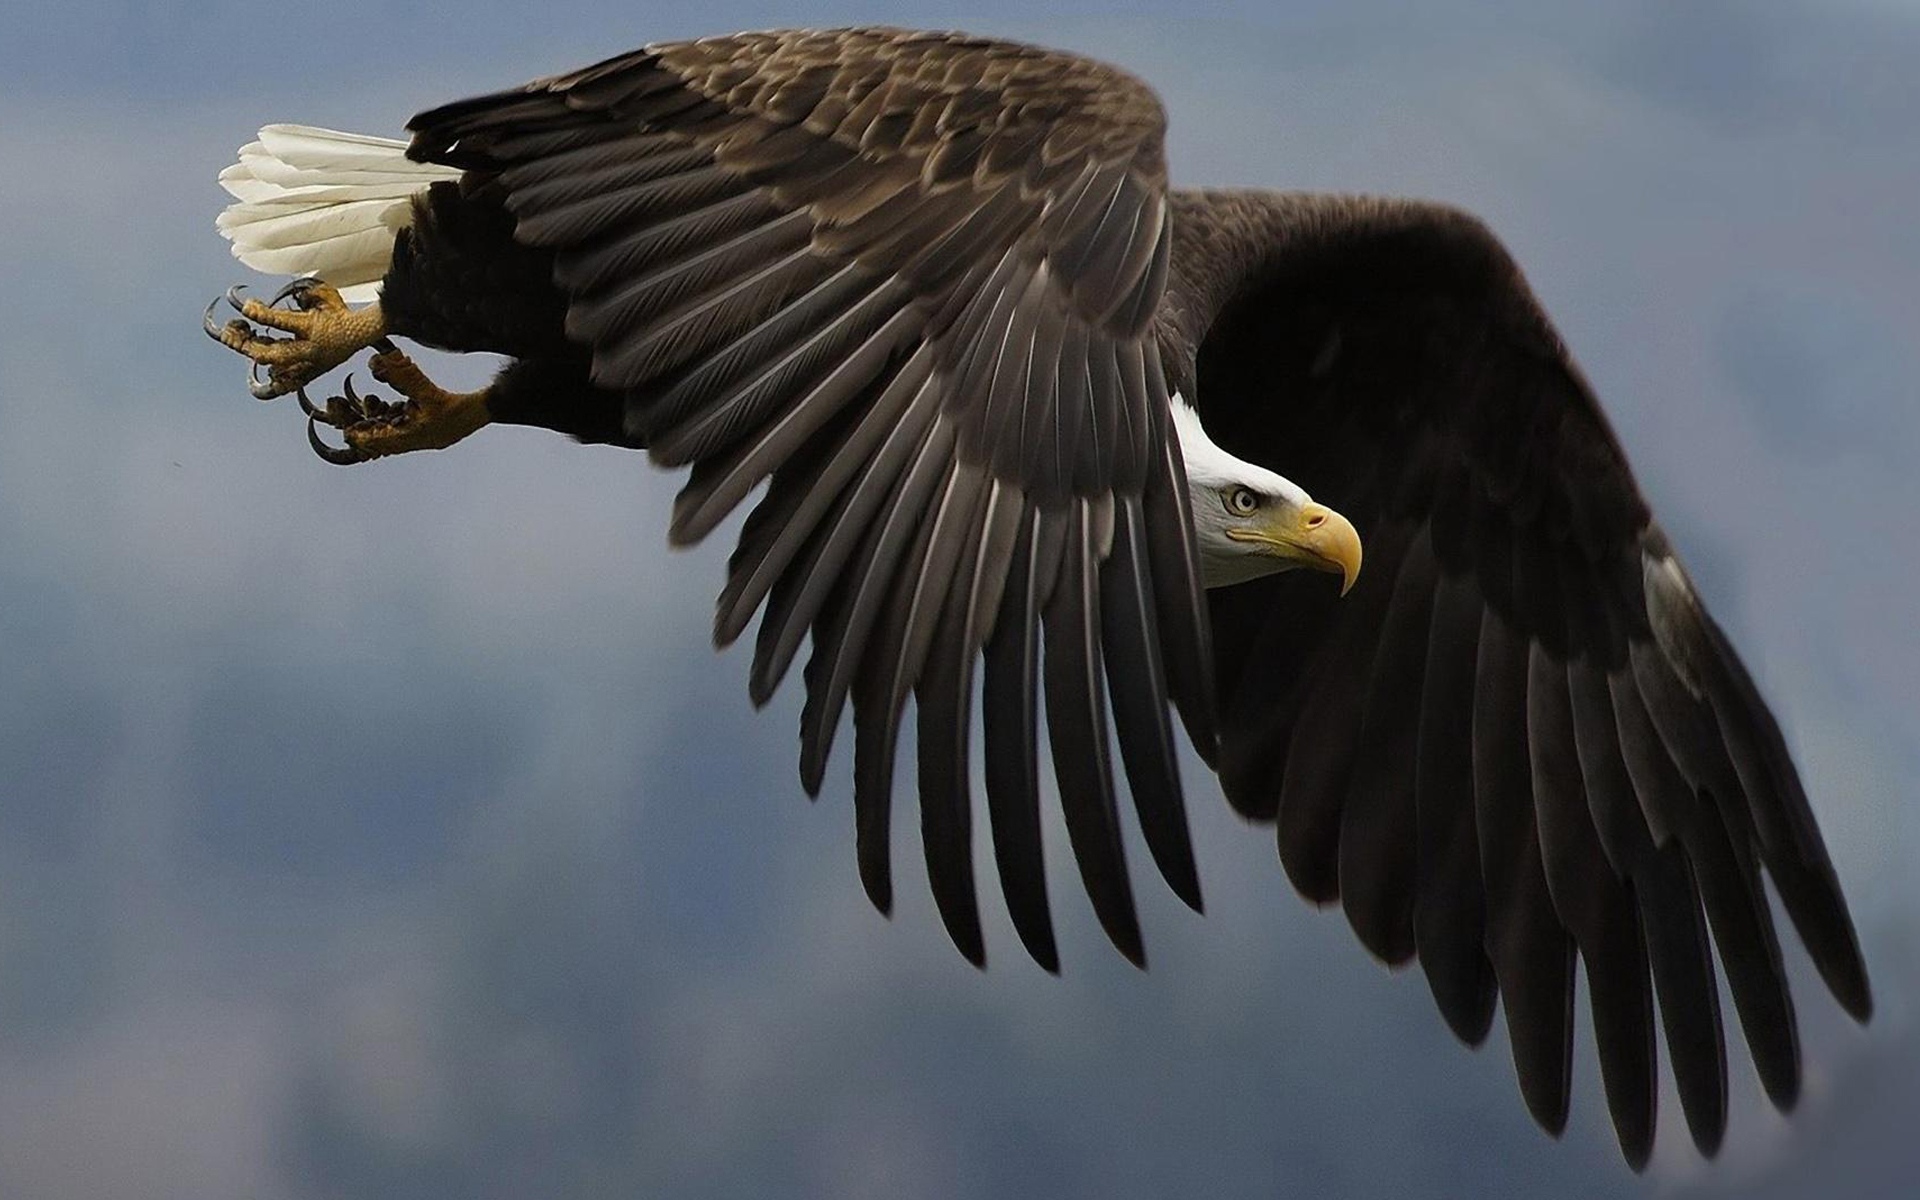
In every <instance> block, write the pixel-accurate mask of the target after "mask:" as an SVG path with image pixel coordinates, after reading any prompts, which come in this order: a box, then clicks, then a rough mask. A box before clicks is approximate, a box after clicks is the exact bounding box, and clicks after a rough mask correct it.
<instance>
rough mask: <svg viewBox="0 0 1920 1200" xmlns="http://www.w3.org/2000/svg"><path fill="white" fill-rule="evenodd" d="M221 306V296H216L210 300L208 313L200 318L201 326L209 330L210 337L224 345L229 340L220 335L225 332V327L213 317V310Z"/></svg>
mask: <svg viewBox="0 0 1920 1200" xmlns="http://www.w3.org/2000/svg"><path fill="white" fill-rule="evenodd" d="M219 307H220V297H218V296H215V297H214V298H213V299H212V300H210V301H209V302H208V303H207V315H206V316H204V317H202V318H200V327H201V328H202V329H205V330H206V331H207V336H208V337H210V338H212V339H213V340H214V341H216V342H219V343H220V344H221V345H222V346H224V345H226V344H227V341H226V339H225V338H223V337H221V336H220V335H221V334H222V333H223V332H225V327H224V326H222V325H221V324H220V322H218V321H216V320H214V319H213V310H214V309H216V308H219Z"/></svg>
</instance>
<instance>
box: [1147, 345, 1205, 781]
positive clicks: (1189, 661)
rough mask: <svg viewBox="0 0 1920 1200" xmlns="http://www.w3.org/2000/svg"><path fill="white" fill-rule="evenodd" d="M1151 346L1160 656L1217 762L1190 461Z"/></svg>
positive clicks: (1193, 727)
mask: <svg viewBox="0 0 1920 1200" xmlns="http://www.w3.org/2000/svg"><path fill="white" fill-rule="evenodd" d="M1146 350H1147V364H1146V372H1147V379H1146V382H1147V389H1148V391H1147V398H1148V399H1147V408H1148V413H1149V417H1150V419H1151V420H1152V421H1153V422H1154V432H1155V435H1156V443H1157V454H1156V456H1155V459H1154V460H1152V461H1150V462H1149V465H1148V472H1147V479H1146V486H1145V488H1144V491H1143V493H1142V500H1141V516H1142V518H1143V523H1144V528H1145V530H1146V537H1147V551H1148V561H1149V562H1151V563H1152V565H1153V594H1154V598H1155V607H1156V610H1157V613H1158V616H1159V618H1160V641H1161V661H1162V662H1164V663H1165V664H1166V667H1167V694H1168V695H1169V696H1171V697H1172V698H1173V702H1174V707H1175V708H1176V709H1178V710H1179V712H1180V719H1181V722H1182V723H1183V724H1184V725H1185V727H1186V730H1187V737H1188V738H1189V739H1190V740H1191V741H1192V742H1193V747H1194V749H1195V750H1197V751H1199V752H1200V757H1201V759H1202V760H1203V761H1204V762H1205V763H1206V764H1207V765H1208V766H1210V767H1211V766H1214V765H1215V764H1216V763H1218V762H1219V758H1220V732H1219V729H1220V727H1219V721H1218V719H1217V717H1216V716H1215V711H1214V705H1215V703H1216V701H1215V696H1214V678H1213V634H1212V631H1211V630H1210V629H1209V628H1208V625H1207V599H1206V594H1205V591H1204V589H1203V588H1202V586H1201V582H1200V548H1199V545H1198V544H1197V542H1196V541H1195V538H1194V532H1193V512H1192V510H1191V508H1190V506H1189V502H1188V499H1187V470H1186V463H1185V462H1184V460H1183V459H1182V458H1181V456H1180V444H1179V439H1178V438H1177V437H1175V436H1174V433H1173V430H1172V423H1173V418H1172V413H1171V410H1170V406H1171V405H1172V400H1171V399H1170V398H1169V396H1168V394H1167V377H1166V374H1165V373H1164V371H1163V370H1162V368H1161V364H1160V350H1159V346H1158V345H1157V344H1156V343H1153V342H1151V341H1149V342H1148V344H1147V347H1146Z"/></svg>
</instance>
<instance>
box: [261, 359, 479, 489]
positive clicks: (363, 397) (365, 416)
mask: <svg viewBox="0 0 1920 1200" xmlns="http://www.w3.org/2000/svg"><path fill="white" fill-rule="evenodd" d="M372 365H373V368H374V372H375V375H376V376H377V377H378V378H379V380H380V381H381V382H383V383H385V384H387V385H388V386H389V387H391V388H393V389H394V390H395V391H396V392H399V393H400V394H401V395H402V396H404V397H405V401H404V402H402V403H394V402H392V401H389V400H384V399H382V398H381V397H379V396H375V395H371V394H363V393H361V392H360V391H359V390H358V389H356V388H355V387H354V386H353V376H352V375H348V376H347V377H346V379H345V380H343V381H342V383H341V389H340V390H341V394H340V395H338V396H333V397H331V398H329V399H328V400H327V402H326V403H325V404H324V405H320V404H315V403H314V402H313V399H312V398H311V397H309V396H308V395H307V393H306V390H305V388H302V387H296V388H295V389H294V395H295V397H296V398H297V399H298V400H299V402H300V411H302V412H304V413H305V414H307V444H308V445H310V446H312V447H313V452H314V453H315V454H318V455H319V456H320V457H321V458H324V459H326V460H327V461H328V462H330V463H332V464H334V465H335V466H341V467H346V466H352V465H354V464H355V463H363V462H367V461H369V460H371V459H375V458H385V457H386V456H388V455H390V454H404V453H406V452H408V451H410V450H439V449H444V448H445V447H447V446H451V445H453V444H454V443H455V442H457V441H459V440H460V439H461V438H464V437H466V436H467V435H468V434H470V433H472V432H473V431H474V430H476V429H478V428H480V427H481V426H482V425H485V424H486V423H487V422H488V421H489V420H490V419H491V418H490V417H489V415H488V413H487V406H486V401H485V396H486V393H484V392H449V391H447V390H446V389H444V388H442V387H440V386H439V385H438V384H436V383H434V382H433V381H432V380H430V379H428V378H427V377H426V374H425V373H424V372H422V371H421V370H420V368H419V367H418V366H416V365H414V363H413V360H411V359H409V358H408V357H406V356H405V355H404V354H400V353H399V352H397V351H389V352H387V353H384V354H380V355H376V356H375V358H374V361H373V364H372ZM321 425H329V426H332V427H333V428H335V429H338V430H340V431H341V433H343V434H344V435H345V436H346V440H347V444H346V445H345V446H330V445H328V444H327V443H326V442H325V441H323V440H322V439H321V437H320V431H319V426H321Z"/></svg>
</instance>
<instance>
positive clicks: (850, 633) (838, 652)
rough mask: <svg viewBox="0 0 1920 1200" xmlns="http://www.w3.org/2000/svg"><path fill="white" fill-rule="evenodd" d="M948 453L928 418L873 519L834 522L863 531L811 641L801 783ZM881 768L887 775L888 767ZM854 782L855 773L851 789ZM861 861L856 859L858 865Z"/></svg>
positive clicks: (941, 431)
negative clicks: (832, 607)
mask: <svg viewBox="0 0 1920 1200" xmlns="http://www.w3.org/2000/svg"><path fill="white" fill-rule="evenodd" d="M952 448H953V426H952V425H951V424H950V423H948V422H946V421H942V420H935V421H934V422H933V423H932V425H931V427H930V428H929V429H928V430H927V433H926V436H925V437H924V438H923V439H921V440H920V444H919V446H918V448H917V450H916V452H915V454H914V456H913V460H912V464H911V465H910V466H908V467H907V468H906V470H905V471H904V472H903V473H902V475H901V476H900V479H899V482H898V484H897V485H895V487H894V488H893V489H892V492H891V495H890V497H889V499H888V502H887V505H886V508H885V509H884V510H883V511H882V512H880V513H879V514H877V517H876V519H875V520H874V521H873V522H872V523H871V524H869V523H867V522H863V521H857V520H856V519H855V517H854V510H853V509H852V508H849V510H848V512H847V514H846V515H845V516H843V517H842V518H841V524H840V527H839V528H841V529H844V528H846V527H847V526H848V525H853V526H854V527H855V529H856V530H860V529H864V530H866V534H867V536H866V538H865V541H864V544H863V546H862V549H861V553H860V559H859V561H858V562H856V563H855V565H854V567H853V569H852V570H851V571H850V572H849V573H848V580H849V584H850V592H849V594H848V596H847V597H846V600H845V601H844V603H843V604H841V605H840V609H839V612H838V613H836V614H834V617H833V620H832V623H831V628H830V631H829V633H828V636H827V637H826V638H825V639H824V641H823V640H822V639H820V638H819V637H818V636H816V638H815V642H814V653H813V659H812V661H810V662H809V663H808V666H807V702H806V706H805V708H804V709H803V710H802V712H801V733H800V762H801V768H800V769H801V776H802V778H803V779H805V780H814V781H817V780H818V779H819V778H820V777H821V774H822V773H823V772H824V771H825V769H826V760H827V754H828V752H829V751H830V750H831V749H832V748H833V733H834V729H835V728H836V727H837V726H838V725H839V723H840V713H841V710H842V709H843V708H844V706H845V704H846V700H847V693H848V690H849V689H850V688H851V687H852V686H853V682H854V677H855V675H856V673H857V672H858V671H859V670H860V667H861V663H862V660H863V658H864V650H865V647H866V640H867V635H868V631H869V630H870V629H871V628H872V627H873V622H874V620H875V619H876V618H877V617H878V616H879V612H880V605H881V604H882V602H883V601H884V600H885V598H886V596H887V595H888V592H889V589H890V587H891V586H892V584H893V579H894V572H895V570H896V568H897V567H898V566H899V565H900V556H901V555H902V554H903V553H904V552H905V551H906V549H907V548H908V539H909V538H910V537H912V536H913V534H914V533H915V530H916V526H917V524H918V522H919V519H920V517H921V515H922V514H923V513H924V512H925V509H926V504H927V499H928V496H929V494H930V493H931V492H932V491H933V489H934V487H935V486H936V485H937V483H938V482H939V479H940V471H941V468H942V466H943V464H944V460H945V458H946V456H947V454H948V453H949V452H951V450H952ZM838 532H839V529H836V530H835V533H836V534H838ZM816 569H817V568H816ZM889 753H891V750H889ZM887 766H888V774H889V776H891V762H890V761H889V762H888V764H887ZM859 778H860V776H859V775H858V774H856V784H857V781H858V779H859ZM815 786H817V783H816V785H815ZM857 798H858V788H857V786H856V800H857ZM865 861H866V860H865V859H864V858H863V859H862V862H863V864H864V863H865Z"/></svg>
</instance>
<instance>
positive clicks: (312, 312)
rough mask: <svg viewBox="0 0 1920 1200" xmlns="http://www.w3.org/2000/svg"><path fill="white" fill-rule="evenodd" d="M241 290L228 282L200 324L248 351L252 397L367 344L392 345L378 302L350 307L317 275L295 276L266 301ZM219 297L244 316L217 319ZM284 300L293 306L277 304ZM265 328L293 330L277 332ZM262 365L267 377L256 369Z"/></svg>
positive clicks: (322, 370) (295, 384)
mask: <svg viewBox="0 0 1920 1200" xmlns="http://www.w3.org/2000/svg"><path fill="white" fill-rule="evenodd" d="M240 291H241V286H240V285H236V286H234V287H231V288H228V289H227V293H226V295H225V297H216V298H215V299H214V301H213V303H211V304H209V305H207V312H206V316H205V317H204V318H203V320H202V325H203V326H204V327H205V329H206V331H207V336H208V337H211V338H212V339H213V340H214V341H216V342H219V343H220V344H221V345H222V346H225V347H227V349H229V350H233V351H237V352H238V353H240V354H243V355H245V356H246V357H247V360H248V362H249V363H250V366H249V369H248V372H247V391H249V392H251V393H252V394H253V395H254V397H255V398H256V399H260V400H271V399H273V398H274V397H275V396H284V395H286V394H287V393H289V392H292V391H297V390H298V389H300V388H302V387H304V386H305V385H307V384H309V383H311V382H313V381H314V380H315V379H318V378H319V377H320V376H322V375H324V374H326V373H327V372H328V371H331V370H333V369H334V368H335V367H337V366H339V365H340V364H341V363H343V362H345V361H347V360H348V359H349V358H352V357H353V356H354V355H355V354H358V353H359V352H360V351H362V350H364V349H366V348H367V347H369V346H378V347H380V348H381V349H388V348H390V347H391V346H392V343H391V342H388V341H387V340H386V337H387V321H386V316H385V315H384V314H383V313H382V312H381V311H380V306H379V305H378V304H369V305H367V306H366V307H365V308H357V309H356V308H349V307H348V306H347V302H346V301H345V300H343V299H341V297H340V293H339V292H338V291H336V290H335V289H334V288H333V287H332V285H330V284H326V283H322V282H320V281H319V280H317V279H296V280H294V281H293V282H292V283H289V284H288V285H287V286H286V287H283V288H281V289H280V291H279V293H278V294H276V295H275V296H274V297H273V299H272V300H269V301H261V300H259V299H258V298H255V297H248V298H246V299H244V300H242V299H241V297H240ZM222 298H224V299H225V300H226V302H227V304H228V306H229V307H231V308H232V309H233V310H234V311H235V312H237V313H239V314H240V316H241V317H242V318H244V319H242V320H236V321H229V322H227V323H226V324H225V325H222V324H220V323H219V322H217V321H215V320H214V317H213V313H214V310H215V309H216V308H218V307H219V306H220V300H221V299H222ZM283 301H291V302H292V303H293V305H294V307H292V308H281V307H279V305H280V304H281V303H282V302H283ZM256 326H261V327H264V328H256ZM266 330H278V331H279V332H281V333H286V334H290V335H292V336H290V337H283V338H277V337H273V336H271V335H269V334H268V333H267V332H265V331H266ZM263 369H264V370H265V371H266V377H265V378H262V377H261V375H260V372H261V371H262V370H263Z"/></svg>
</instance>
